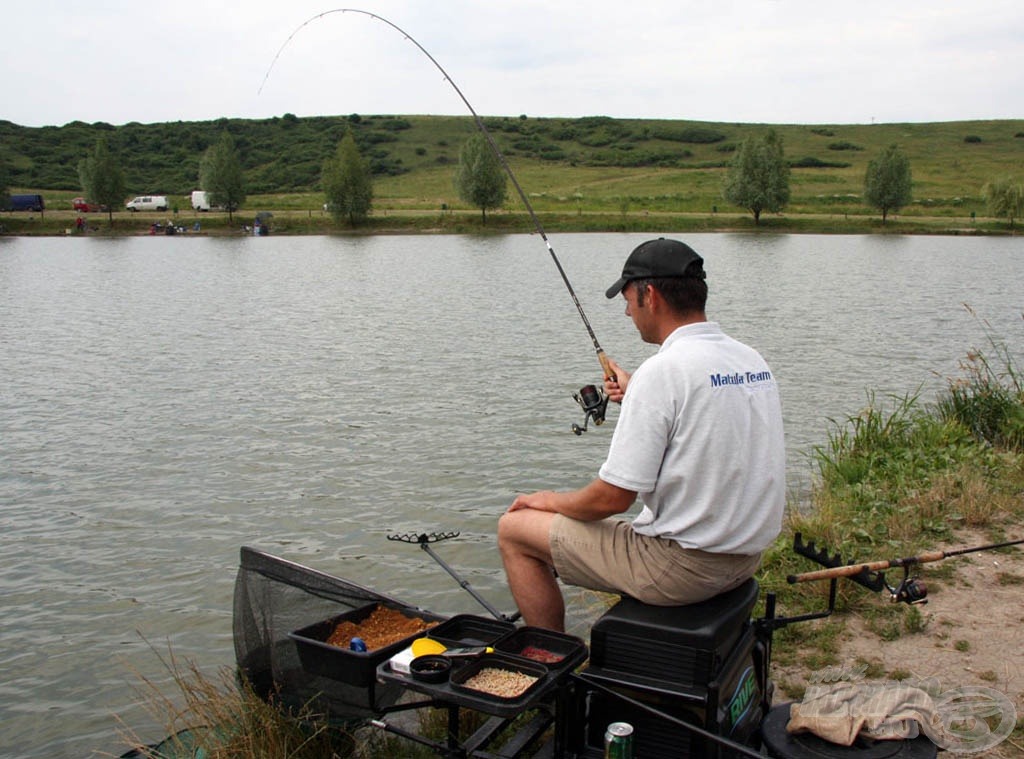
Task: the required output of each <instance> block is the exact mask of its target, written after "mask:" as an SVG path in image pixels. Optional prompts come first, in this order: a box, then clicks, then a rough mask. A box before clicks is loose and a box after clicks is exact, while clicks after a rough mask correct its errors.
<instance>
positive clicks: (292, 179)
mask: <svg viewBox="0 0 1024 759" xmlns="http://www.w3.org/2000/svg"><path fill="white" fill-rule="evenodd" d="M485 123H486V125H487V128H488V130H489V131H490V132H491V133H492V135H493V136H494V137H495V139H496V141H497V142H498V144H499V146H500V147H501V150H502V152H503V153H504V154H505V155H506V157H507V158H508V159H509V162H510V164H511V165H512V167H513V169H514V171H515V172H516V176H517V178H518V179H519V181H520V184H521V185H522V186H523V188H524V190H525V191H526V192H527V193H528V194H529V195H530V199H531V204H533V205H534V206H535V207H536V208H537V210H538V211H548V212H553V213H571V212H577V211H578V212H581V213H582V212H584V211H598V212H605V213H607V212H619V211H622V212H625V211H627V210H628V211H631V212H635V211H641V210H643V211H649V212H659V211H662V212H683V213H685V212H699V213H708V212H711V211H712V209H714V208H715V207H718V208H720V209H723V210H724V202H723V201H722V200H721V193H720V188H721V180H722V174H723V172H724V168H725V166H726V165H727V164H728V162H729V160H730V158H731V156H732V153H733V151H734V150H735V149H736V147H737V145H738V144H739V143H740V142H741V141H742V140H743V139H744V138H745V137H746V136H747V135H750V134H752V133H756V132H758V131H761V130H764V129H767V128H768V126H769V125H763V124H726V123H706V122H692V121H670V120H650V119H613V118H608V117H602V116H594V117H586V118H531V117H527V116H518V117H488V118H485ZM771 126H772V127H773V128H774V129H776V131H778V132H779V134H780V135H781V136H782V139H783V144H784V146H785V152H786V156H787V158H788V159H789V161H790V163H791V165H792V166H793V171H792V176H791V188H792V200H791V202H790V205H789V207H788V208H787V213H806V214H814V213H828V214H835V213H844V214H845V213H849V214H867V213H869V209H866V208H865V207H863V206H862V204H861V201H860V194H861V191H862V185H863V178H864V171H865V168H866V166H867V162H868V161H869V160H870V159H871V158H873V157H875V156H876V155H877V154H878V153H879V152H880V151H881V150H882V148H883V147H885V146H887V145H889V144H891V143H897V144H898V145H899V146H900V148H901V149H902V150H903V151H904V152H905V153H906V154H907V155H908V156H909V158H910V162H911V169H912V172H913V177H914V203H913V204H912V206H911V207H908V208H906V209H904V211H903V214H904V215H914V214H920V215H927V216H949V217H954V216H968V215H970V213H971V212H977V213H978V214H983V213H984V204H983V202H982V200H981V187H982V185H984V183H985V182H986V181H988V180H990V179H993V178H996V177H999V176H1005V175H1014V176H1018V177H1020V176H1021V175H1024V120H1020V121H1009V120H1007V121H963V122H943V123H911V124H874V125H863V124H862V125H838V124H835V125H814V126H812V125H771ZM475 128H476V127H475V124H474V122H473V119H472V118H471V117H470V116H387V115H375V116H360V115H356V114H353V115H350V116H320V117H309V118H298V117H296V116H294V115H291V114H285V115H284V116H282V117H275V118H272V119H261V120H246V119H218V120H216V121H205V122H173V123H163V124H139V123H129V124H125V125H122V126H112V125H110V124H105V123H95V124H85V123H83V122H71V123H69V124H65V125H64V126H60V127H22V126H18V125H16V124H13V123H11V122H8V121H0V157H2V158H3V159H5V160H6V162H7V164H8V166H9V168H10V179H9V184H10V186H11V188H12V189H13V190H15V191H21V190H24V191H28V190H32V191H38V192H44V194H47V195H48V197H51V196H52V197H53V198H54V199H55V200H57V201H61V202H62V201H63V200H64V199H65V198H70V197H71V196H72V195H75V194H79V193H80V185H79V182H78V175H77V167H78V163H79V161H80V160H81V159H82V158H83V157H84V156H85V155H87V154H88V153H89V152H90V151H91V150H92V148H93V146H94V145H95V141H96V138H97V136H99V135H100V134H104V135H106V137H107V140H108V144H109V146H110V148H111V150H112V152H114V154H115V155H117V156H118V157H119V159H120V161H121V164H122V166H123V167H124V169H125V174H126V179H127V183H128V188H129V192H130V193H133V194H135V193H160V194H165V195H168V196H185V195H186V194H187V193H188V192H189V191H191V190H193V189H196V188H197V185H198V172H199V161H200V158H201V157H202V155H203V152H204V151H205V150H206V148H207V147H208V146H209V145H211V144H212V143H213V142H214V141H215V140H216V139H217V138H218V137H219V136H220V134H221V132H222V131H223V130H227V131H229V132H230V133H231V134H232V136H233V137H234V139H235V144H236V146H237V147H238V149H239V152H240V155H241V157H242V161H243V165H244V168H245V172H246V181H247V187H248V191H249V194H250V196H265V197H266V198H267V199H268V202H266V203H265V205H268V206H270V207H282V208H316V207H318V205H319V204H318V200H319V192H318V180H319V173H320V167H321V165H322V163H323V160H324V158H326V157H327V155H328V154H329V153H331V152H332V151H333V150H334V149H335V147H336V146H337V144H338V142H339V140H340V139H341V137H342V135H343V134H344V133H345V130H347V129H351V130H352V131H353V132H354V134H355V136H356V140H357V144H358V145H359V147H360V151H361V152H362V154H363V156H364V157H366V158H368V159H369V160H370V162H371V165H372V167H373V172H374V175H375V194H376V201H375V203H374V208H375V209H377V210H378V211H381V210H385V211H386V210H389V209H394V210H402V209H409V210H415V209H437V208H439V207H442V206H448V207H460V203H459V201H458V199H457V196H456V194H455V192H454V190H453V188H452V171H453V168H454V165H455V163H457V161H458V154H459V149H460V147H461V145H462V143H463V141H464V140H465V139H466V138H467V137H468V136H469V135H471V134H472V133H473V132H474V130H475ZM270 199H272V200H273V202H269V200H270ZM182 204H183V206H184V205H185V203H184V201H182ZM511 205H515V203H513V204H511ZM51 207H55V208H59V207H61V206H60V204H59V203H58V204H57V205H53V203H51ZM68 207H69V208H70V206H68Z"/></svg>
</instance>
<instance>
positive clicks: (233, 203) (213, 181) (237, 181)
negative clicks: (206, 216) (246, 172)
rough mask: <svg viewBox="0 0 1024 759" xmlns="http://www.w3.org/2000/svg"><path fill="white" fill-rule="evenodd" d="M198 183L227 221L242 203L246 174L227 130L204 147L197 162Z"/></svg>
mask: <svg viewBox="0 0 1024 759" xmlns="http://www.w3.org/2000/svg"><path fill="white" fill-rule="evenodd" d="M199 184H200V186H201V188H202V189H203V190H206V192H208V193H209V196H210V205H211V206H223V207H224V208H225V209H226V210H227V212H228V221H229V222H230V221H231V219H232V216H233V214H234V212H235V211H237V210H238V209H239V208H241V206H242V204H243V203H244V202H245V177H244V176H243V174H242V159H241V158H239V156H238V151H237V150H236V149H235V141H234V140H233V139H232V138H231V135H230V134H228V133H227V132H226V131H225V132H222V133H221V135H220V140H219V141H218V142H217V143H216V144H215V145H211V146H210V147H208V148H207V149H206V152H205V153H204V154H203V158H202V160H201V161H200V162H199Z"/></svg>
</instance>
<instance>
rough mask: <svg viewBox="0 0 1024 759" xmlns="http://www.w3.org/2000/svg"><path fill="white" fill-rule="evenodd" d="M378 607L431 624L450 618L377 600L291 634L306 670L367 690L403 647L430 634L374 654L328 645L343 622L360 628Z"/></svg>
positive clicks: (406, 640) (398, 643) (400, 641)
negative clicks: (384, 666) (384, 665)
mask: <svg viewBox="0 0 1024 759" xmlns="http://www.w3.org/2000/svg"><path fill="white" fill-rule="evenodd" d="M378 606H381V607H384V608H388V609H394V610H396V611H399V612H401V613H402V614H403V615H405V616H407V617H418V618H420V619H423V620H425V621H427V622H442V621H444V620H446V619H447V617H445V616H442V615H438V614H432V613H430V612H426V611H422V610H420V609H417V608H415V607H411V606H402V605H400V604H394V603H390V602H387V601H374V602H373V603H369V604H366V605H365V606H360V607H359V608H358V609H353V610H352V611H348V612H345V613H344V614H338V615H337V616H334V617H331V618H330V619H325V620H322V621H320V622H316V623H314V624H312V625H307V626H306V627H303V628H301V629H299V630H295V631H293V632H290V633H288V637H289V638H291V639H292V641H293V642H294V643H295V647H296V650H297V651H298V654H299V661H300V662H301V663H302V668H303V669H304V670H305V671H306V672H308V673H309V674H311V675H318V676H320V677H326V678H330V679H331V680H339V681H341V682H344V683H348V684H349V685H357V686H363V687H365V686H368V685H370V684H371V683H373V682H374V679H375V678H376V670H377V666H378V665H379V664H380V663H381V662H384V661H387V660H388V659H390V658H391V657H392V656H394V655H395V654H396V653H398V652H399V651H401V650H402V649H403V648H407V647H408V646H409V645H411V643H412V641H413V640H415V639H416V638H422V637H423V636H424V635H426V631H423V632H418V633H414V634H412V635H408V636H406V637H404V638H402V639H401V640H398V641H396V642H394V643H391V644H389V645H387V646H382V647H380V648H375V649H373V650H371V651H352V650H351V649H348V648H342V647H340V646H334V645H331V644H330V643H328V642H327V639H328V638H329V637H330V636H331V633H332V632H334V628H336V627H337V626H338V625H339V624H340V623H342V622H352V623H353V624H357V625H358V624H359V623H361V622H363V621H364V620H366V619H367V618H368V617H369V616H370V615H371V614H372V613H373V612H374V611H375V610H376V609H377V607H378Z"/></svg>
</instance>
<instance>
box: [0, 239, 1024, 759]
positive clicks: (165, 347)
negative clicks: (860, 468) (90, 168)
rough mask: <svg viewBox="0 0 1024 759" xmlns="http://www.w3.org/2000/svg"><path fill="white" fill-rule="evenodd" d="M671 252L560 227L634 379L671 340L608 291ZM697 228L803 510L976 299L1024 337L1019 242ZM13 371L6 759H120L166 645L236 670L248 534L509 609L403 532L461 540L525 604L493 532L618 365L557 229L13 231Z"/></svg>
mask: <svg viewBox="0 0 1024 759" xmlns="http://www.w3.org/2000/svg"><path fill="white" fill-rule="evenodd" d="M647 237H648V235H625V234H621V235H611V234H592V235H554V236H552V238H551V242H552V244H553V246H554V248H555V251H556V252H557V254H558V256H559V258H560V260H561V261H562V264H563V265H564V267H565V269H566V272H567V273H568V276H569V278H570V280H571V281H572V284H573V286H574V288H575V289H576V291H577V294H578V296H579V298H580V300H581V302H582V304H583V307H584V309H585V310H586V312H587V315H588V317H589V318H590V320H591V322H592V324H593V326H594V330H595V332H596V334H597V336H598V338H599V339H600V341H601V344H602V346H603V347H604V348H605V350H606V351H607V352H608V354H609V355H611V356H612V357H613V358H615V359H616V360H617V361H619V363H621V364H623V365H624V366H626V367H627V368H633V367H635V366H636V364H637V363H639V362H640V361H642V360H643V359H644V358H645V357H646V356H648V355H650V353H651V352H652V351H653V347H652V346H647V345H644V344H642V343H641V342H640V341H639V339H638V338H637V336H636V334H635V331H634V329H633V326H632V323H631V322H630V320H629V318H628V317H626V316H625V315H624V314H623V302H622V301H621V299H616V300H614V301H608V300H606V299H605V298H604V295H603V292H604V289H605V288H606V287H607V286H608V285H609V284H611V282H612V281H614V280H615V279H616V278H617V277H618V273H619V271H620V270H621V266H622V262H623V261H624V259H625V256H626V255H627V253H628V252H629V250H631V249H632V248H633V247H634V246H635V245H636V244H638V243H639V242H641V241H643V240H644V239H646V238H647ZM684 239H686V240H687V241H688V242H690V243H691V244H692V245H693V246H694V247H695V248H696V249H697V250H698V251H699V252H701V253H702V254H703V255H704V257H705V259H706V268H707V271H708V277H709V285H710V289H711V296H710V300H709V315H710V316H711V318H713V319H715V320H717V321H719V322H720V323H721V324H722V325H723V326H724V328H725V329H726V331H727V332H729V333H730V334H732V335H734V336H735V337H737V338H739V339H741V340H743V341H745V342H748V343H750V344H752V345H754V346H755V347H757V348H758V349H759V350H761V352H762V353H763V354H764V355H765V357H766V358H767V359H768V361H769V363H770V364H771V366H772V368H773V370H774V372H775V374H776V375H777V377H778V379H779V383H780V385H781V387H782V395H783V402H784V411H785V420H786V424H787V441H788V442H787V447H788V460H789V472H790V487H791V489H792V490H793V493H794V496H793V497H794V499H796V498H798V497H799V493H800V491H801V490H802V489H803V488H805V487H806V484H807V481H808V478H809V477H810V476H811V475H812V470H811V466H810V464H809V462H808V460H807V458H806V453H807V451H808V450H809V449H810V448H811V447H812V446H814V445H821V444H823V443H825V442H826V439H827V438H826V435H827V432H828V430H829V429H830V424H829V419H836V420H842V419H844V418H845V417H846V416H847V415H850V414H855V413H856V412H857V411H858V410H859V409H860V408H862V407H863V406H864V405H865V402H866V399H867V391H869V390H873V391H875V392H876V393H877V397H878V398H879V399H882V400H884V399H885V397H886V395H887V394H890V393H894V394H899V395H902V394H906V393H913V392H917V391H918V390H920V391H921V392H922V393H923V394H924V395H925V397H930V396H931V394H933V393H934V391H935V390H936V389H937V388H940V387H942V386H943V384H944V377H947V376H950V375H954V374H956V372H957V364H958V362H959V361H960V359H961V358H962V357H963V356H964V355H965V354H966V352H967V350H968V349H969V348H972V347H983V348H984V347H986V345H987V343H986V339H985V333H984V330H983V325H982V323H981V322H980V321H979V319H978V318H975V317H972V316H971V315H970V314H969V313H968V312H967V311H966V309H965V308H964V305H963V304H968V305H969V306H970V307H972V308H973V309H974V310H975V311H976V313H977V315H978V317H980V318H981V319H984V320H987V322H988V323H989V324H990V325H991V328H992V330H993V332H994V334H996V335H997V336H999V337H1000V338H1001V339H1004V340H1005V341H1006V342H1007V343H1008V344H1009V345H1010V346H1011V347H1012V348H1013V349H1014V350H1015V352H1016V353H1017V355H1018V356H1019V354H1020V349H1021V348H1022V347H1024V339H1022V336H1024V322H1022V311H1024V296H1022V293H1024V244H1022V243H1021V241H1020V240H1018V239H1015V238H992V239H984V238H956V237H896V236H892V237H889V236H870V237H860V236H856V237H831V236H829V237H823V236H790V235H780V236H767V235H765V236H762V235H756V236H754V235H724V234H714V235H687V236H686V237H685V238H684ZM0 380H2V381H0V527H2V529H0V547H2V556H3V562H2V564H0V595H2V598H3V614H2V616H0V756H3V757H47V758H48V759H49V758H53V757H83V756H88V755H89V754H90V753H91V752H92V751H94V750H98V751H108V752H111V753H113V754H115V755H116V754H119V753H121V752H122V751H123V750H124V746H123V744H122V743H121V742H120V741H119V739H118V736H117V729H118V723H117V720H116V719H115V715H116V716H117V717H120V718H121V719H123V720H124V721H125V722H126V723H127V724H128V725H129V726H131V727H133V728H135V729H137V730H138V731H139V733H140V734H141V736H142V737H143V738H144V739H147V740H157V739H159V738H162V737H163V733H162V730H161V727H160V726H159V725H157V724H155V723H154V722H153V721H152V720H151V719H150V718H149V717H148V716H147V715H146V714H145V712H144V710H143V709H142V707H141V706H140V705H139V697H138V695H137V694H136V693H135V692H134V688H135V686H137V685H138V683H139V679H138V677H139V675H145V676H147V677H150V678H152V679H153V680H154V681H155V682H157V683H166V682H167V679H168V676H167V673H166V671H165V670H164V668H163V666H162V665H161V664H160V662H159V660H158V657H157V654H156V653H155V652H154V650H153V649H156V651H157V652H160V653H162V654H164V655H165V656H166V655H167V653H168V650H171V651H173V653H174V654H175V656H176V657H179V659H182V660H184V659H191V660H194V661H195V662H196V663H197V664H198V665H199V666H200V668H201V669H203V671H205V672H208V673H211V674H215V673H216V672H217V670H218V668H219V667H221V666H230V665H231V664H233V661H234V654H233V648H232V641H231V595H232V589H233V582H234V574H235V569H236V567H237V559H238V549H239V547H240V546H242V545H252V546H255V547H259V548H261V549H263V550H266V551H268V552H270V553H274V554H276V555H279V556H283V557H285V558H288V559H292V560H295V561H298V562H300V563H303V564H307V565H309V566H312V567H314V568H316V569H320V570H322V571H325V572H328V573H330V574H335V575H340V576H343V577H348V578H350V579H354V580H357V581H359V582H361V583H362V584H365V585H369V586H370V587H373V588H376V589H379V590H382V591H386V592H388V593H390V594H392V595H396V596H399V597H401V598H406V599H408V600H411V601H415V602H416V603H419V604H420V605H423V606H425V607H427V608H430V609H432V610H434V611H437V612H442V613H456V612H473V613H484V612H483V610H482V609H481V608H480V607H479V606H478V605H477V604H476V602H475V601H473V599H472V598H471V597H470V596H469V595H468V594H467V593H465V592H464V591H462V590H461V589H460V588H459V587H458V585H457V584H456V583H455V582H454V581H453V580H451V578H449V577H448V575H446V574H445V573H444V572H443V570H442V569H441V568H440V567H438V566H437V565H436V564H435V563H433V562H432V561H431V560H430V558H429V557H428V556H426V554H424V553H423V552H422V551H420V550H418V549H417V548H416V547H415V546H410V545H406V544H401V543H397V542H390V541H388V540H386V536H387V535H388V534H390V533H395V532H429V531H448V530H452V531H454V530H457V531H461V533H462V534H461V537H460V538H459V539H458V540H454V541H449V542H446V543H442V544H440V545H439V546H437V550H438V553H439V554H440V555H442V556H443V557H444V558H445V560H447V561H448V562H449V563H450V564H452V565H453V566H454V567H456V568H457V569H458V571H459V572H460V573H461V574H463V576H464V577H465V579H467V580H468V581H470V582H471V583H472V585H473V587H474V588H475V589H476V590H478V591H479V592H481V593H482V594H483V595H484V596H485V597H486V598H488V599H489V600H490V601H491V602H492V603H493V604H494V605H496V606H497V607H498V608H502V609H507V610H510V609H511V599H510V596H509V595H508V593H507V590H506V589H505V584H504V576H503V573H502V570H501V565H500V560H499V557H498V555H497V553H496V550H495V541H494V530H495V521H496V520H497V518H498V516H499V515H500V514H501V512H502V511H503V510H504V508H505V507H506V506H507V505H508V503H510V502H511V500H512V498H513V497H514V495H515V493H517V492H519V491H523V490H533V489H538V488H564V487H575V486H579V485H582V484H584V483H585V482H587V481H588V480H589V479H590V478H591V477H592V476H593V475H594V474H595V473H596V471H597V468H598V466H599V465H600V463H601V461H602V460H603V456H604V453H605V449H606V447H607V444H608V441H609V438H610V435H611V428H612V427H613V425H614V420H615V417H616V414H617V411H615V410H611V411H610V414H609V417H610V419H609V422H608V423H607V424H605V425H604V426H602V427H594V426H593V425H591V428H590V431H588V432H586V433H585V434H584V435H583V436H581V437H576V436H574V435H573V434H572V433H571V432H570V427H571V425H572V424H573V423H574V422H575V423H582V421H583V418H582V412H581V410H580V409H579V407H578V406H576V404H575V403H574V402H573V400H572V397H571V396H572V393H574V392H576V391H578V390H579V388H580V387H581V386H582V385H585V384H590V383H597V382H599V380H600V367H599V365H598V363H597V361H596V358H595V356H594V352H593V346H592V344H591V342H590V339H589V337H588V336H587V334H586V331H585V329H584V327H583V325H582V322H581V320H580V318H579V315H578V314H577V312H576V310H575V307H574V306H573V304H572V301H571V299H570V298H569V296H568V293H567V292H566V290H565V287H564V285H563V283H562V281H561V279H560V278H559V277H558V274H557V271H556V269H555V267H554V265H553V263H552V261H551V259H550V256H549V255H548V252H547V250H546V249H545V247H544V244H543V242H542V240H541V239H540V238H539V237H537V236H535V235H514V236H497V237H474V236H441V237H416V236H408V237H407V236H396V237H370V238H349V237H288V238H283V237H281V238H276V237H267V238H252V237H245V238H243V237H239V238H231V239H227V238H224V239H213V238H202V237H195V238H192V237H188V236H177V237H135V238H124V239H113V240H109V239H106V240H101V239H71V238H68V239H63V238H47V239H28V238H15V239H10V238H8V239H3V238H0ZM151 646H152V648H151ZM169 692H170V693H171V694H173V690H172V689H169Z"/></svg>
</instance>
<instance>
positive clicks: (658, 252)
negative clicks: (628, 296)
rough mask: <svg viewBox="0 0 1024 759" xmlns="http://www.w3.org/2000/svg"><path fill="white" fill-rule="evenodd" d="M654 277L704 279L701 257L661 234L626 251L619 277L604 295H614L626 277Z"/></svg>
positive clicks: (681, 243) (626, 279) (683, 244)
mask: <svg viewBox="0 0 1024 759" xmlns="http://www.w3.org/2000/svg"><path fill="white" fill-rule="evenodd" d="M654 277H693V278H694V279H704V278H705V274H704V259H703V258H701V257H700V256H698V255H697V251H695V250H694V249H693V248H691V247H690V246H689V245H687V244H686V243H684V242H679V240H666V239H665V238H664V237H659V238H658V239H657V240H648V241H647V242H645V243H641V244H640V245H638V246H637V247H636V248H635V249H634V250H633V252H632V253H630V254H629V258H627V259H626V265H625V266H623V267H622V276H621V277H619V279H618V281H617V282H616V283H615V284H614V285H612V286H611V287H609V288H608V290H607V291H605V295H606V296H607V297H609V298H614V297H615V296H616V295H618V294H619V293H620V292H622V288H623V287H625V286H626V283H627V282H629V281H630V280H632V279H649V278H654Z"/></svg>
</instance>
